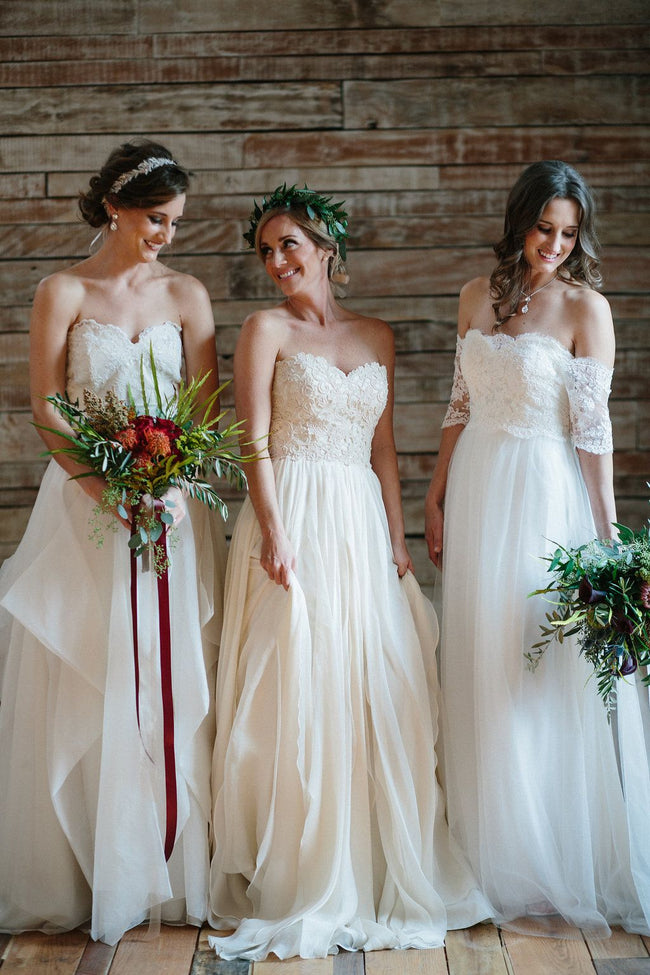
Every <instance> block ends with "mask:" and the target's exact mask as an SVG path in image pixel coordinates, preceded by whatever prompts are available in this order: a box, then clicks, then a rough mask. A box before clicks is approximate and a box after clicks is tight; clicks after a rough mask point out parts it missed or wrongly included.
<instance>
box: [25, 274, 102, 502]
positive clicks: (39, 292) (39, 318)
mask: <svg viewBox="0 0 650 975" xmlns="http://www.w3.org/2000/svg"><path fill="white" fill-rule="evenodd" d="M80 299H81V291H80V286H79V285H78V283H77V282H76V281H75V279H74V278H72V277H70V276H67V275H65V274H60V275H59V274H57V275H53V276H52V277H50V278H45V279H44V280H43V281H41V283H40V284H39V285H38V288H37V289H36V294H35V296H34V304H33V307H32V315H31V321H30V327H29V341H30V350H29V385H30V397H31V407H32V416H33V418H34V422H35V423H36V424H39V425H42V426H46V427H50V428H52V430H54V431H57V430H58V431H60V432H61V433H62V434H67V435H69V434H70V427H69V426H68V424H67V423H66V421H65V420H64V419H63V417H62V416H61V415H60V413H58V412H57V411H56V410H55V409H54V407H53V406H52V405H51V404H50V403H48V402H47V400H46V397H47V396H54V395H55V394H56V393H61V394H64V393H65V388H66V361H67V342H68V330H69V329H70V326H71V325H72V323H73V322H74V321H75V318H76V312H77V306H78V304H79V301H80ZM37 429H38V427H37ZM38 433H39V436H40V437H41V439H42V440H43V442H44V443H45V446H46V447H47V449H48V450H56V449H57V448H59V447H63V446H65V441H64V440H62V439H61V437H59V436H57V434H56V433H51V432H50V431H49V430H42V429H38ZM55 460H56V462H57V464H59V466H60V467H62V468H63V470H64V471H65V472H66V473H67V474H69V475H70V477H74V476H75V475H77V474H84V473H86V472H87V471H88V468H87V467H85V466H83V465H81V464H78V463H77V462H76V461H75V460H73V458H72V457H68V456H67V455H65V454H56V455H55ZM77 483H78V485H79V487H80V488H81V489H82V490H83V491H85V493H86V494H87V495H89V497H91V498H92V499H93V501H96V502H99V501H100V499H101V496H102V493H103V491H104V489H105V487H106V481H105V480H104V478H102V477H99V476H97V475H93V476H92V477H83V478H81V479H80V480H79V481H77ZM120 520H121V519H120Z"/></svg>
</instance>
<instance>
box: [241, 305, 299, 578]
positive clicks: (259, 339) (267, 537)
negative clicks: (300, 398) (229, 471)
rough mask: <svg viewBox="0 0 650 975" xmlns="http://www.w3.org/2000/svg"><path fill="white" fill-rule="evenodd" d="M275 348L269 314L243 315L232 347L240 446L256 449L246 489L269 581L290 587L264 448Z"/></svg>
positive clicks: (286, 544)
mask: <svg viewBox="0 0 650 975" xmlns="http://www.w3.org/2000/svg"><path fill="white" fill-rule="evenodd" d="M278 350H279V340H278V328H277V325H276V324H275V323H274V321H273V314H272V313H259V314H255V315H251V316H250V318H248V319H246V321H245V322H244V324H243V326H242V330H241V333H240V336H239V340H238V342H237V348H236V350H235V369H234V374H235V404H236V408H237V418H238V419H239V420H241V421H242V422H243V428H242V429H243V432H242V437H241V441H242V446H243V449H244V451H245V452H250V450H251V449H252V450H254V451H258V453H259V456H258V457H257V459H256V460H253V461H251V462H250V463H249V464H248V465H247V469H246V473H247V476H248V494H249V497H250V499H251V503H252V505H253V508H254V509H255V514H256V516H257V520H258V522H259V526H260V530H261V532H262V551H261V557H260V564H261V566H262V568H263V569H264V570H265V571H266V573H267V574H268V576H269V578H270V579H272V580H273V582H275V583H277V584H278V585H281V586H283V587H284V588H285V589H288V588H289V580H290V575H291V572H292V571H293V570H294V569H295V565H296V558H295V554H294V551H293V547H292V545H291V543H290V541H289V539H288V538H287V535H286V532H285V528H284V523H283V521H282V516H281V514H280V509H279V506H278V497H277V492H276V488H275V476H274V473H273V466H272V464H271V458H270V456H269V452H268V438H269V431H270V427H271V389H272V385H273V374H274V372H275V362H276V358H277V355H278ZM249 444H250V446H246V445H249Z"/></svg>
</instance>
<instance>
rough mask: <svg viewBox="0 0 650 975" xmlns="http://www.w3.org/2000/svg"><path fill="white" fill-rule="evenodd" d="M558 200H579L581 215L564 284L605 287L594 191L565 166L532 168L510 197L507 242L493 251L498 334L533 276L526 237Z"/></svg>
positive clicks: (492, 280) (551, 162)
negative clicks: (495, 262)
mask: <svg viewBox="0 0 650 975" xmlns="http://www.w3.org/2000/svg"><path fill="white" fill-rule="evenodd" d="M555 199H561V200H575V202H576V203H577V204H578V208H579V211H580V219H579V225H578V232H577V236H576V242H575V246H574V248H573V250H572V251H571V253H570V254H569V256H568V258H567V259H566V261H564V263H563V264H562V266H561V267H560V269H559V271H558V277H559V278H561V279H562V280H564V281H582V282H584V283H585V284H586V285H588V286H589V287H591V288H597V287H599V286H600V284H601V281H602V279H601V275H600V270H599V267H600V259H599V243H598V238H597V236H596V230H595V226H594V216H595V204H594V199H593V196H592V194H591V190H590V189H589V187H588V186H587V184H586V182H585V180H584V179H583V177H582V176H581V175H580V173H578V172H577V171H576V170H575V169H573V168H572V167H571V166H569V165H567V163H565V162H562V161H561V160H558V159H551V160H543V161H541V162H536V163H533V164H532V165H531V166H528V168H527V169H525V170H524V171H523V173H522V174H521V176H520V177H519V179H518V180H517V182H516V183H515V185H514V186H513V187H512V189H511V191H510V195H509V196H508V202H507V204H506V216H505V223H504V230H503V237H502V238H501V240H500V241H499V242H498V243H497V244H495V245H494V253H495V254H496V256H497V258H498V264H497V266H496V267H495V269H494V270H493V272H492V275H491V277H490V297H492V298H493V299H494V302H493V304H492V308H493V309H494V314H495V316H496V321H495V324H494V327H495V328H498V327H499V326H500V325H503V323H504V322H505V321H507V319H508V318H511V317H512V315H515V314H516V313H517V308H518V306H519V298H520V297H521V293H522V290H524V285H525V284H526V278H527V276H528V272H529V268H528V264H527V262H526V259H525V257H524V243H525V240H526V235H527V234H528V233H529V232H530V231H531V230H532V229H533V228H534V227H535V225H536V223H537V221H538V220H539V219H540V217H541V215H542V213H543V211H544V209H545V207H547V206H548V204H549V203H550V202H551V201H552V200H555Z"/></svg>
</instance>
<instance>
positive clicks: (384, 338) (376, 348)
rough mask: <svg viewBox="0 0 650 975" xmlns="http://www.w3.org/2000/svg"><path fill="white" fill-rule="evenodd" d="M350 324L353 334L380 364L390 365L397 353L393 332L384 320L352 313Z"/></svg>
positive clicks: (349, 319)
mask: <svg viewBox="0 0 650 975" xmlns="http://www.w3.org/2000/svg"><path fill="white" fill-rule="evenodd" d="M348 323H349V326H350V329H351V333H352V334H354V335H355V336H356V337H357V338H360V339H361V340H362V343H363V345H364V346H366V347H367V349H368V350H371V351H372V354H373V355H375V356H376V357H377V359H378V360H379V361H380V362H385V363H387V364H388V363H389V362H390V361H391V360H392V358H393V356H394V353H395V336H394V335H393V330H392V328H391V327H390V325H389V324H388V322H385V321H384V320H383V319H382V318H374V317H372V316H369V315H359V314H358V313H356V312H355V313H350V315H349V317H348Z"/></svg>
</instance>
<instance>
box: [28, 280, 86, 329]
mask: <svg viewBox="0 0 650 975" xmlns="http://www.w3.org/2000/svg"><path fill="white" fill-rule="evenodd" d="M85 293H86V289H85V285H84V279H83V275H81V274H79V273H78V272H77V270H76V268H75V267H72V268H69V269H66V270H64V271H55V272H54V274H50V275H48V276H47V277H46V278H43V279H42V280H41V281H39V283H38V285H37V287H36V291H35V292H34V304H33V309H32V325H31V328H32V331H33V330H34V328H35V327H36V326H38V325H45V324H46V323H50V322H58V323H60V325H61V327H62V328H64V329H65V330H66V331H67V329H68V328H69V327H70V325H71V324H72V323H73V322H75V321H76V320H77V318H78V316H79V311H80V309H81V308H82V307H83V299H84V295H85Z"/></svg>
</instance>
